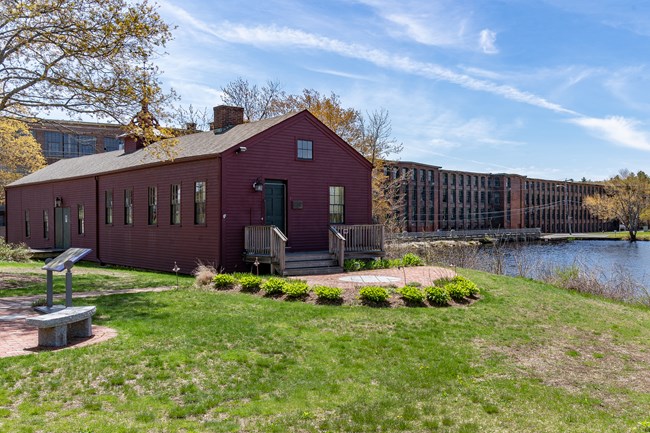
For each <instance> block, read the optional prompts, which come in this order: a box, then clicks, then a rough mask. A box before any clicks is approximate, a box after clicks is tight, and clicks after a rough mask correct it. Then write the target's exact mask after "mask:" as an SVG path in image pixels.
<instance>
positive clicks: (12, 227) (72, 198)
mask: <svg viewBox="0 0 650 433" xmlns="http://www.w3.org/2000/svg"><path fill="white" fill-rule="evenodd" d="M94 191H95V180H94V178H87V179H77V180H72V181H61V182H51V183H48V184H45V185H26V186H24V187H22V188H18V189H16V188H10V189H7V209H8V210H9V212H8V215H7V222H8V230H7V240H8V241H9V242H12V243H17V242H24V243H26V244H27V245H29V246H30V247H32V248H36V249H41V248H42V249H48V248H54V247H55V239H54V238H55V227H56V219H55V209H54V200H55V199H56V197H62V198H63V203H62V206H61V207H63V208H69V209H70V245H71V246H72V247H75V248H92V249H93V253H92V254H91V255H89V256H87V259H88V260H96V258H97V257H96V251H95V238H96V233H97V232H96V217H95V215H96V202H95V198H94V197H95V193H94ZM78 205H83V206H84V215H85V218H84V228H85V230H84V233H83V234H79V224H78ZM25 210H29V217H30V218H29V219H30V225H31V236H30V237H29V238H27V237H25V224H24V215H25ZM44 210H47V212H48V219H49V232H48V236H47V238H45V237H44V230H43V211H44Z"/></svg>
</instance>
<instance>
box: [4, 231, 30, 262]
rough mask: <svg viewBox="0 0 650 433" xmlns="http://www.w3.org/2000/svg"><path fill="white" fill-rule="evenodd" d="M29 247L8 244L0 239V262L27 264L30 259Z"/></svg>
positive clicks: (21, 244)
mask: <svg viewBox="0 0 650 433" xmlns="http://www.w3.org/2000/svg"><path fill="white" fill-rule="evenodd" d="M31 255H32V254H31V253H30V252H29V247H28V246H27V245H25V244H23V243H20V244H9V243H7V242H5V239H4V238H2V237H0V260H4V261H7V262H27V261H29V259H30V258H31Z"/></svg>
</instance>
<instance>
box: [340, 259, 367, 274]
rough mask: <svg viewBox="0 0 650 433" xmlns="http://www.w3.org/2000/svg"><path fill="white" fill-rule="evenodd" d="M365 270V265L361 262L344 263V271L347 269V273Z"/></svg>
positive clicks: (349, 260) (353, 260)
mask: <svg viewBox="0 0 650 433" xmlns="http://www.w3.org/2000/svg"><path fill="white" fill-rule="evenodd" d="M363 268H365V263H364V262H362V261H361V260H356V259H348V260H346V261H344V262H343V269H345V272H355V271H360V270H362V269H363Z"/></svg>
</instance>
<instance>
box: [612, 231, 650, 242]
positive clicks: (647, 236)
mask: <svg viewBox="0 0 650 433" xmlns="http://www.w3.org/2000/svg"><path fill="white" fill-rule="evenodd" d="M605 234H606V235H607V236H608V237H610V238H612V239H625V240H629V239H630V233H629V232H626V231H619V232H605ZM636 239H637V240H638V241H650V232H644V231H641V230H640V231H638V232H636Z"/></svg>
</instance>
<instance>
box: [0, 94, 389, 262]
mask: <svg viewBox="0 0 650 433" xmlns="http://www.w3.org/2000/svg"><path fill="white" fill-rule="evenodd" d="M214 113H215V122H214V127H215V129H214V131H208V132H200V133H196V134H189V135H185V136H182V137H179V138H177V139H176V140H178V141H177V143H176V147H175V152H176V157H175V159H174V160H173V161H169V160H167V161H162V160H160V159H159V158H157V157H156V156H155V154H154V152H151V151H150V150H151V149H149V148H143V147H142V146H141V145H140V144H139V142H138V141H136V140H127V142H126V143H125V145H124V149H123V150H115V151H111V152H102V153H97V154H94V155H87V156H81V157H78V158H70V159H61V160H59V161H57V162H55V163H53V164H51V165H48V166H47V167H45V168H43V169H42V170H39V171H37V172H35V173H32V174H30V175H28V176H26V177H24V178H22V179H20V180H18V181H16V182H13V183H12V184H10V185H9V186H8V187H7V189H6V193H7V240H8V241H9V242H13V243H16V242H25V243H26V244H27V245H28V246H30V247H32V248H38V249H63V248H67V247H70V246H73V247H83V248H91V249H92V255H91V256H89V257H88V258H89V259H91V260H95V261H98V262H101V263H108V264H116V265H125V266H133V267H139V268H149V269H158V270H166V271H169V270H171V269H172V268H173V267H174V263H177V264H178V266H179V267H180V268H181V270H182V271H183V272H187V273H189V272H190V271H191V270H192V269H194V268H195V267H196V264H197V261H199V260H201V261H202V262H204V263H208V264H213V265H215V266H216V267H217V268H224V269H226V270H229V271H234V270H250V268H251V262H254V261H258V262H261V263H265V262H266V263H270V264H271V266H272V267H273V268H274V269H275V270H276V271H278V272H284V271H285V260H286V261H289V260H290V259H289V252H301V253H305V252H309V251H323V250H324V251H325V252H326V253H328V254H330V253H331V254H330V257H331V258H332V259H334V260H335V261H336V263H333V264H332V265H334V264H335V265H338V264H339V263H340V259H342V257H343V254H344V250H343V248H341V243H340V241H342V240H345V239H344V237H345V236H347V237H348V239H347V242H348V244H347V246H348V252H350V251H352V250H354V249H355V248H356V251H357V252H362V250H364V248H365V249H366V250H381V248H382V246H383V238H382V233H383V232H382V231H381V226H373V225H371V222H372V216H371V206H372V204H371V197H372V194H371V170H372V167H371V165H370V163H369V162H368V161H367V160H366V159H365V158H363V156H362V155H360V154H359V153H358V152H357V151H356V150H354V149H353V148H352V147H351V146H349V145H348V144H347V143H346V142H345V141H343V140H342V139H341V138H340V137H338V136H337V135H336V134H335V133H334V132H332V131H331V130H330V129H329V128H327V127H326V126H325V125H323V124H322V123H321V122H320V121H319V120H318V119H316V118H315V117H314V116H313V115H312V114H310V113H309V112H308V111H302V112H299V113H291V114H286V115H283V116H279V117H275V118H272V119H265V120H261V121H258V122H251V123H243V109H241V108H237V107H227V106H219V107H215V109H214ZM152 146H153V147H154V148H155V146H156V144H154V145H152ZM344 235H345V236H344ZM356 235H358V236H357V237H356V238H355V236H356ZM353 238H354V239H353ZM307 261H308V257H303V256H301V257H299V258H297V259H296V260H295V263H294V266H295V267H309V264H308V263H304V262H307ZM299 262H300V263H299ZM321 262H322V261H321ZM321 264H322V263H321ZM286 267H287V268H288V267H289V265H288V264H287V265H286Z"/></svg>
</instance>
